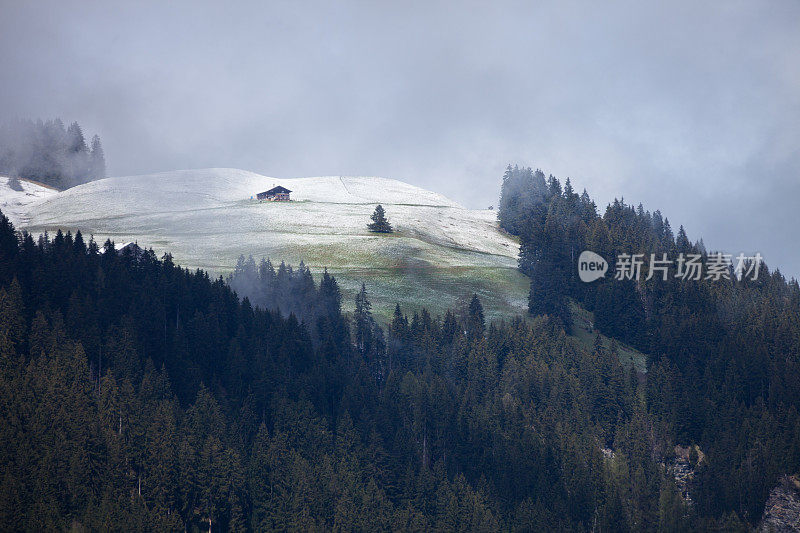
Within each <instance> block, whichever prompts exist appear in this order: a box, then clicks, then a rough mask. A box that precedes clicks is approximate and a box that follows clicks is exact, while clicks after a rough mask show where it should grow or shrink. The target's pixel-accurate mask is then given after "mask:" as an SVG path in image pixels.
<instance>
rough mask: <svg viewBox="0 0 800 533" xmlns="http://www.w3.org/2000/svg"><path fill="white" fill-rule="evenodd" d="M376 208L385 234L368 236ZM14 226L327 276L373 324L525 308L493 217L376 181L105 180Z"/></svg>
mask: <svg viewBox="0 0 800 533" xmlns="http://www.w3.org/2000/svg"><path fill="white" fill-rule="evenodd" d="M273 185H283V186H285V187H287V188H289V189H290V190H292V199H293V200H294V201H292V202H289V203H271V202H263V203H262V202H258V201H256V200H253V199H252V198H254V197H255V195H256V193H258V192H261V191H263V190H266V189H269V188H271V187H272V186H273ZM2 194H3V196H2V198H4V197H5V194H6V191H5V189H3V192H2ZM377 203H381V204H383V206H384V207H385V208H386V212H387V216H388V217H389V219H390V221H391V222H392V224H393V225H394V226H395V228H396V230H397V231H396V232H395V233H394V234H391V235H376V234H372V233H370V232H369V231H367V229H366V224H367V223H368V222H369V216H370V214H371V213H372V211H373V209H374V207H375V205H376V204H377ZM15 222H17V224H18V225H20V226H21V227H23V228H25V229H28V230H29V231H31V232H42V231H45V230H48V231H51V232H52V231H53V230H55V229H56V228H59V227H61V228H65V229H73V230H75V229H80V230H81V231H82V232H83V233H85V234H87V235H88V234H93V235H94V236H95V239H97V240H105V239H106V238H107V237H110V238H111V239H112V240H115V241H117V242H127V241H138V243H139V244H140V245H142V246H146V247H153V249H154V250H156V252H158V253H159V254H160V253H163V252H165V251H169V252H170V253H172V254H173V256H174V257H175V260H176V262H178V263H180V264H182V265H184V266H187V267H191V268H203V269H206V270H209V271H211V272H212V273H215V274H225V273H226V272H227V271H229V270H230V269H232V268H233V266H234V265H235V263H236V259H237V257H238V256H239V255H240V254H243V255H245V256H247V255H251V254H252V255H253V256H254V257H255V258H256V259H259V258H261V257H269V258H271V259H272V260H273V261H274V262H280V261H286V262H287V263H293V264H297V263H299V262H300V261H305V262H306V264H308V265H310V266H311V267H312V270H315V271H321V270H322V269H323V268H325V267H327V268H328V269H329V270H330V271H332V272H333V273H334V274H336V276H337V278H338V279H339V280H340V283H341V285H342V286H343V288H344V289H345V290H346V292H348V293H352V292H353V291H355V290H356V288H357V286H358V284H359V283H360V282H361V281H364V282H366V283H367V288H368V291H369V292H370V294H371V295H372V298H373V304H374V305H375V308H376V311H377V312H378V313H379V314H381V315H383V316H388V315H389V313H390V311H391V309H392V308H393V307H394V304H395V302H398V303H400V304H401V306H404V307H405V308H406V309H409V310H411V309H414V308H419V307H420V306H422V305H424V306H427V307H428V308H430V309H432V310H433V311H434V312H443V311H444V309H446V308H448V307H451V306H452V305H453V304H454V303H455V302H456V300H457V299H459V298H463V297H465V296H466V295H468V294H471V293H472V292H477V293H478V294H479V295H480V296H481V298H482V299H483V300H484V302H485V305H486V307H487V312H488V315H489V316H499V315H506V316H507V315H509V314H514V313H519V312H522V311H523V310H524V306H525V298H526V295H527V282H526V280H525V278H524V277H523V276H522V275H521V274H520V273H519V272H518V271H517V269H516V257H517V254H518V245H517V243H516V242H515V241H514V240H513V239H512V238H510V237H509V236H507V235H506V234H504V233H503V232H501V231H499V230H498V228H497V223H496V220H495V214H494V212H493V211H488V210H470V209H465V208H463V207H462V206H460V205H458V204H457V203H455V202H453V201H452V200H450V199H448V198H446V197H444V196H442V195H439V194H436V193H433V192H431V191H427V190H424V189H421V188H419V187H414V186H412V185H408V184H406V183H403V182H400V181H396V180H391V179H385V178H371V177H339V176H329V177H317V178H296V179H275V178H270V177H266V176H261V175H259V174H255V173H252V172H246V171H242V170H236V169H204V170H186V171H176V172H165V173H159V174H150V175H145V176H130V177H120V178H107V179H103V180H98V181H95V182H91V183H87V184H85V185H81V186H78V187H74V188H72V189H69V190H67V191H64V192H61V193H57V194H54V195H50V196H48V197H47V198H45V199H43V200H41V201H38V202H34V203H31V204H30V205H29V206H28V211H27V213H25V214H24V216H20V217H18V219H17V220H16V221H15ZM349 299H350V298H349V295H348V300H349ZM347 303H349V301H348V302H347Z"/></svg>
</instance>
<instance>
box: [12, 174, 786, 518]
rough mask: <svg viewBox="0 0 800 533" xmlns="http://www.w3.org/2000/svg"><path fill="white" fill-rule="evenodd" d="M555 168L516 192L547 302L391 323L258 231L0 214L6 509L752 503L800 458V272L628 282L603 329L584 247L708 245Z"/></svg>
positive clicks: (695, 513) (739, 509) (710, 507)
mask: <svg viewBox="0 0 800 533" xmlns="http://www.w3.org/2000/svg"><path fill="white" fill-rule="evenodd" d="M524 174H525V178H524V179H526V180H530V179H531V177H532V179H533V181H532V183H533V184H534V185H533V186H534V187H536V188H537V189H540V187H541V184H538V185H537V184H536V183H537V179H538V178H537V176H536V175H535V174H534V173H530V174H528V173H527V172H525V173H524ZM545 183H546V185H547V192H546V193H545V194H544V195H542V192H541V191H539V190H537V192H536V193H535V194H534V195H533V197H536V196H538V197H539V198H540V200H537V201H533V202H530V203H524V202H523V203H521V204H520V205H523V206H525V205H528V206H529V208H520V211H519V212H518V213H516V215H517V216H516V218H517V222H518V224H519V226H518V227H519V228H521V230H519V231H520V237H521V241H522V251H523V253H522V257H521V267H522V268H523V270H524V271H526V272H530V273H535V272H536V271H537V269H540V268H542V267H541V266H540V265H541V264H542V263H546V265H547V268H548V269H550V270H549V272H551V273H552V274H553V276H555V275H559V274H563V278H561V279H558V280H556V284H555V285H544V286H540V285H533V284H532V294H531V299H532V301H533V305H532V311H533V312H534V313H535V315H536V316H534V317H533V318H532V319H530V320H525V319H522V318H517V319H513V320H509V321H503V322H495V323H491V324H487V323H486V322H485V320H484V316H483V310H482V306H481V302H480V300H479V299H478V298H477V297H473V298H471V299H470V300H469V303H468V305H465V308H464V309H459V310H455V311H454V312H448V313H447V314H445V316H443V317H434V316H431V315H430V314H429V313H428V312H427V311H425V310H422V311H420V312H418V313H414V314H413V315H411V316H408V315H406V314H404V313H403V310H402V309H400V308H399V307H397V308H396V310H395V313H394V316H393V319H392V321H391V323H389V324H388V325H386V326H385V327H381V326H380V325H379V324H376V322H375V320H373V318H372V315H371V309H370V308H371V306H370V302H369V293H368V289H367V286H366V285H362V288H361V291H359V293H358V295H357V297H356V301H355V312H354V313H352V314H350V315H346V314H344V313H343V312H342V309H341V298H342V296H341V292H340V291H339V288H338V284H337V283H336V280H335V278H334V277H333V276H331V275H329V274H327V273H324V274H323V275H322V276H321V277H320V278H319V279H318V280H315V279H314V277H313V276H312V275H311V273H310V272H309V270H308V269H307V268H306V267H305V265H299V266H298V267H296V268H295V267H292V266H291V265H285V264H281V265H280V266H278V268H275V267H274V266H273V265H272V264H271V263H270V262H269V261H267V260H264V261H262V262H261V263H259V264H257V263H256V262H255V261H254V260H252V259H245V258H241V259H240V261H239V263H238V264H237V266H236V269H235V271H234V274H233V275H232V276H231V278H230V279H229V280H228V281H229V284H228V283H225V281H224V280H223V279H221V278H218V279H211V278H210V277H209V276H208V274H206V273H205V272H202V271H199V270H198V271H195V272H190V271H188V270H185V269H182V268H180V267H178V266H176V265H175V264H174V263H173V261H172V258H171V257H170V256H169V255H165V256H164V257H163V258H162V259H158V258H157V257H156V256H155V254H154V253H153V252H152V251H146V252H138V251H136V250H132V249H126V250H123V251H117V250H115V248H114V246H113V244H112V243H111V242H107V243H105V245H104V246H102V247H99V246H98V245H97V244H96V243H95V242H94V241H93V240H91V239H90V240H89V241H88V242H87V241H86V240H85V239H84V237H83V236H82V235H81V234H80V233H77V234H75V235H72V234H70V233H67V234H64V233H62V232H60V231H59V232H58V233H57V234H56V235H55V236H52V237H50V236H48V235H44V236H41V237H39V238H38V239H34V238H33V236H31V235H27V234H24V233H23V234H20V233H17V232H16V231H15V230H14V228H13V226H12V225H11V224H10V223H9V222H8V220H7V219H6V218H5V217H2V216H0V526H2V528H3V529H24V530H53V529H68V528H74V529H81V528H88V529H91V530H102V529H136V530H166V529H169V530H184V529H185V530H191V531H204V530H208V529H209V528H212V530H232V531H260V530H265V529H300V530H309V529H348V530H389V529H403V530H434V529H435V530H445V531H452V530H469V531H496V530H523V531H528V530H534V531H538V530H573V531H676V530H700V531H702V530H720V529H724V530H737V529H744V528H746V527H747V525H748V524H750V525H754V524H756V523H757V522H758V520H759V518H760V516H761V513H762V512H763V509H764V502H765V500H766V497H767V494H768V492H769V490H770V488H772V487H773V486H775V484H776V482H777V479H778V477H779V476H780V475H782V474H787V473H788V474H791V473H797V472H798V471H800V415H798V406H799V405H800V392H798V391H800V366H799V364H798V359H800V357H798V347H800V311H799V310H800V290H799V289H798V287H797V284H796V283H795V282H791V283H787V282H786V281H785V280H784V279H783V278H782V277H781V276H780V274H779V273H777V272H769V271H768V270H767V269H766V267H764V271H763V273H762V275H761V276H760V278H759V280H758V281H757V282H747V281H742V282H739V281H733V280H732V281H730V282H729V283H723V284H716V285H715V284H711V283H704V282H701V283H697V284H695V285H686V284H677V283H675V284H670V283H666V284H665V285H663V286H662V285H660V284H658V283H653V284H650V285H648V284H647V283H643V284H642V286H641V287H627V286H623V288H622V289H620V291H621V292H622V291H628V292H622V293H621V295H620V296H619V302H618V304H619V306H620V307H618V308H617V309H618V310H619V312H618V314H619V315H620V316H624V317H626V318H625V320H626V322H625V324H624V329H621V330H614V329H613V327H614V323H613V322H610V323H608V322H607V323H603V322H602V320H603V319H602V318H601V317H602V316H603V315H604V312H606V311H604V309H603V307H602V305H603V304H602V301H604V300H603V299H604V298H607V296H605V295H603V297H602V298H600V297H598V296H597V292H598V291H609V290H611V289H610V288H609V287H607V288H602V287H604V285H601V284H597V285H593V286H589V285H585V284H584V285H581V286H578V285H576V284H575V283H574V280H572V279H571V277H570V276H571V273H572V272H573V271H574V269H572V268H571V267H570V268H567V266H566V265H567V263H566V261H567V257H570V251H571V249H572V248H573V247H580V246H584V245H586V246H587V247H591V246H598V247H597V248H595V249H597V250H599V251H601V252H603V253H604V254H605V253H608V251H609V250H610V251H612V252H613V251H614V250H616V249H629V248H630V249H637V250H638V249H645V243H653V242H656V243H658V245H659V246H664V247H667V248H670V247H673V246H674V247H678V246H685V247H689V246H695V245H691V244H689V242H688V239H684V237H682V235H684V234H685V232H679V239H676V238H675V237H673V236H672V234H671V231H667V230H664V229H662V230H661V231H660V232H659V233H658V234H657V236H658V237H659V238H658V239H656V237H655V234H654V233H653V231H654V230H652V228H653V227H654V224H656V223H653V222H652V221H653V220H654V215H648V214H647V213H646V212H645V211H644V210H638V209H631V208H629V207H628V206H625V205H624V204H622V203H621V202H617V203H615V204H614V205H612V206H610V207H609V209H608V210H607V212H606V215H605V216H604V217H600V216H598V215H597V213H596V209H594V207H593V204H592V202H591V200H589V199H588V195H582V196H578V195H575V194H574V192H572V191H571V187H570V186H569V184H568V183H566V184H565V185H564V186H563V188H562V186H561V184H560V182H558V180H556V179H555V178H552V179H550V180H548V181H546V182H545ZM508 190H509V189H505V187H504V192H505V191H508ZM504 205H506V206H508V205H509V204H508V203H505V204H504ZM503 209H505V208H503ZM642 217H644V218H642ZM648 217H649V219H648ZM647 220H650V222H649V223H648V224H647V225H645V224H644V223H643V221H647ZM662 224H663V226H666V222H665V221H662ZM584 225H585V226H586V227H587V228H590V229H591V230H592V231H584V230H583V229H582V228H583V226H584ZM571 228H577V229H576V230H575V231H572V230H571ZM648 228H650V229H648ZM593 236H594V237H593ZM584 238H585V239H589V240H588V241H586V242H584V241H582V240H581V239H584ZM540 239H547V240H546V241H542V240H540ZM591 239H595V240H591ZM542 242H548V243H550V244H549V247H543V246H541V244H542ZM603 243H605V244H604V246H607V247H608V248H603V247H601V246H600V245H603ZM679 243H680V244H679ZM670 249H671V248H670ZM526 261H530V263H526ZM587 287H595V288H591V289H590V288H587ZM541 289H544V290H546V291H548V292H547V294H549V295H551V296H552V298H553V300H552V301H546V302H545V303H546V304H547V305H551V304H555V307H553V309H556V310H558V309H559V308H558V305H560V304H563V303H564V302H565V301H566V299H573V300H576V301H578V302H580V303H582V304H583V305H585V306H587V307H589V308H591V309H593V310H594V312H595V314H596V315H597V317H598V319H597V320H598V324H599V325H600V326H601V329H602V330H603V331H607V332H609V333H611V334H612V335H617V336H621V337H624V338H625V339H626V340H627V341H628V342H630V343H634V344H635V345H636V346H638V347H640V348H641V349H643V350H644V351H645V352H646V353H648V354H650V360H649V361H648V367H647V372H646V373H644V374H641V373H637V372H636V371H635V370H634V369H631V368H626V367H625V366H623V365H622V364H621V363H620V359H619V357H618V353H617V345H616V343H613V342H612V343H611V345H610V346H609V347H604V345H603V344H602V343H601V342H599V338H598V341H597V342H595V344H594V346H592V347H586V346H584V344H582V343H581V342H579V341H578V340H577V339H574V338H572V337H570V336H568V335H567V334H566V333H565V330H564V326H565V325H566V326H567V327H568V323H567V321H565V320H564V318H565V317H562V316H559V314H558V313H552V312H544V313H543V312H541V310H540V308H537V307H536V305H539V304H538V303H537V302H536V301H535V300H537V299H539V294H540V293H539V291H540V290H541ZM234 290H235V291H236V292H234ZM631 290H632V291H634V292H629V291H631ZM237 292H238V293H239V294H242V295H244V294H246V295H248V297H247V298H244V299H240V298H239V297H238V296H237ZM601 294H602V293H601ZM631 296H634V298H631ZM667 301H669V302H671V303H670V305H666V303H665V302H667ZM639 302H641V303H639ZM627 305H634V306H635V309H633V310H630V309H628V308H627V307H626V306H627ZM640 305H641V307H639V306H640ZM278 309H280V312H278V311H277V310H278ZM639 313H641V314H639ZM567 318H568V317H567ZM606 320H611V319H610V318H609V315H606ZM676 444H682V445H697V446H699V448H700V450H702V452H703V454H704V456H703V457H704V458H703V460H702V461H701V460H700V459H698V457H699V453H698V452H697V448H692V450H693V452H694V459H690V460H691V461H692V467H693V468H694V472H695V475H694V478H693V479H692V481H691V482H690V483H689V485H688V486H684V487H679V486H678V485H677V484H676V482H675V477H674V475H673V467H674V464H675V454H676V451H675V450H676V448H675V445H676ZM690 457H691V455H690ZM684 490H685V491H688V494H689V495H690V497H691V502H692V503H691V504H689V503H688V502H687V500H685V499H684V497H683V496H682V495H681V491H684Z"/></svg>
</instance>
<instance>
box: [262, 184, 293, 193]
mask: <svg viewBox="0 0 800 533" xmlns="http://www.w3.org/2000/svg"><path fill="white" fill-rule="evenodd" d="M290 192H292V191H290V190H289V189H287V188H286V187H281V186H280V185H278V186H277V187H273V188H271V189H270V190H268V191H266V192H264V193H261V194H281V193H284V194H288V193H290Z"/></svg>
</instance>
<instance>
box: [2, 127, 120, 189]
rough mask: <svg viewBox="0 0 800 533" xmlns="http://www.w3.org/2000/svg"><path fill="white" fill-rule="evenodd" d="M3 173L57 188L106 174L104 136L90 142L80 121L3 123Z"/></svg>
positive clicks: (96, 137) (99, 177)
mask: <svg viewBox="0 0 800 533" xmlns="http://www.w3.org/2000/svg"><path fill="white" fill-rule="evenodd" d="M0 174H2V175H6V176H9V177H11V178H23V179H28V180H34V181H38V182H41V183H43V184H45V185H49V186H51V187H55V188H56V189H62V190H63V189H68V188H70V187H74V186H75V185H80V184H81V183H86V182H89V181H93V180H96V179H101V178H105V177H106V161H105V153H104V152H103V146H102V144H101V142H100V137H98V136H97V135H95V136H94V137H93V138H92V141H91V146H89V145H88V144H87V142H86V138H85V137H84V135H83V130H82V129H81V127H80V125H79V124H78V123H77V122H73V123H72V124H70V126H69V127H65V126H64V123H63V122H62V121H61V119H58V118H57V119H54V120H48V121H46V122H43V121H41V120H37V121H35V122H34V121H32V120H13V121H9V122H6V123H2V124H0Z"/></svg>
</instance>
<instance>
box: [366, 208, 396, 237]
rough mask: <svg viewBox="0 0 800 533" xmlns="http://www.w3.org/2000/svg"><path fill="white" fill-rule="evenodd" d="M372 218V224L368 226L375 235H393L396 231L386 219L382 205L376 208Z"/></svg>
mask: <svg viewBox="0 0 800 533" xmlns="http://www.w3.org/2000/svg"><path fill="white" fill-rule="evenodd" d="M370 218H371V219H372V223H370V224H367V227H368V228H369V230H370V231H372V232H373V233H392V231H394V230H393V229H392V225H391V224H390V223H389V220H387V218H386V212H385V211H384V210H383V206H382V205H381V204H378V205H377V207H375V211H374V212H373V213H372V216H371V217H370Z"/></svg>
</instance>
